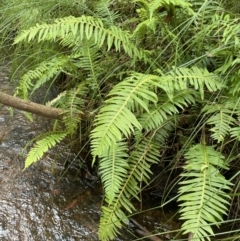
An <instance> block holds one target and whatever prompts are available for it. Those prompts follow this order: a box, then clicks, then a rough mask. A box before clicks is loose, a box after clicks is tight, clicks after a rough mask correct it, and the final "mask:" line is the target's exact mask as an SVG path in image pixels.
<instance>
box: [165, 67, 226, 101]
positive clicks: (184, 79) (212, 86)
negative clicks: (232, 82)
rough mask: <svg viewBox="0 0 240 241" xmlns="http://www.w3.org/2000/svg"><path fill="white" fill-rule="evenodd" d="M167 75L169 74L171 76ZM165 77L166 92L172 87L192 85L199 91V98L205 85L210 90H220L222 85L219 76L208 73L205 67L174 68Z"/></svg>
mask: <svg viewBox="0 0 240 241" xmlns="http://www.w3.org/2000/svg"><path fill="white" fill-rule="evenodd" d="M168 76H169V77H170V76H171V78H169V77H168ZM166 77H167V80H168V81H167V82H166V84H168V88H167V89H166V91H167V93H168V92H169V91H168V90H171V89H172V88H174V89H175V90H184V89H187V88H189V87H190V86H192V87H193V88H194V89H195V90H198V91H199V93H200V95H201V98H202V99H204V93H205V87H206V88H207V89H208V90H209V91H211V92H214V91H217V90H221V89H223V87H224V84H223V83H222V80H221V78H220V77H219V76H217V75H216V74H213V73H209V72H208V70H207V69H202V68H198V67H196V66H193V67H191V68H183V67H182V68H175V69H173V70H172V71H170V73H169V74H168V75H167V76H166ZM170 94H171V92H170Z"/></svg>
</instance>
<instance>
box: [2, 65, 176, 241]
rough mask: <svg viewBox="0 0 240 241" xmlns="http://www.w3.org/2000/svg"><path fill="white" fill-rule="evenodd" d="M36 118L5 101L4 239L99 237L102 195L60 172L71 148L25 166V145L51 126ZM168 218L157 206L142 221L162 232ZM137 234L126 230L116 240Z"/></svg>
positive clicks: (5, 70) (55, 240)
mask: <svg viewBox="0 0 240 241" xmlns="http://www.w3.org/2000/svg"><path fill="white" fill-rule="evenodd" d="M0 69H1V71H0V90H1V91H4V92H5V93H12V90H13V87H12V86H11V85H10V84H9V82H8V80H7V76H8V72H9V68H8V67H4V66H2V67H0ZM35 120H36V121H34V122H29V121H28V120H27V119H26V117H25V116H24V115H23V113H22V112H20V111H17V110H15V111H14V115H13V116H11V115H10V113H9V110H8V108H7V107H6V106H2V105H0V241H5V240H6V241H9V240H10V241H35V240H39V241H49V240H53V241H60V240H61V241H75V240H76V241H78V240H80V241H81V240H83V241H84V240H88V241H89V240H98V238H97V229H98V223H99V217H100V206H101V202H102V195H101V193H100V192H99V191H98V190H95V189H94V188H92V187H91V186H89V185H87V184H85V182H84V181H83V180H82V179H81V178H80V177H76V175H71V174H70V173H68V174H66V175H64V176H61V173H63V171H64V163H65V161H66V160H67V159H68V160H70V161H71V160H72V159H74V158H75V156H74V154H71V153H70V150H68V149H67V148H66V147H65V146H59V147H58V148H55V149H53V150H51V151H50V152H49V153H48V154H47V155H46V156H45V157H44V159H43V160H41V161H39V162H38V163H36V164H34V165H33V166H31V167H30V168H29V169H27V170H26V171H24V172H23V171H22V169H23V166H24V157H25V156H24V155H23V156H20V153H21V152H22V150H23V148H24V146H25V145H26V143H27V142H28V141H29V140H30V139H31V138H33V137H35V136H36V135H37V134H39V133H41V132H42V131H44V130H46V129H48V127H49V126H50V122H49V120H47V119H45V118H41V117H35ZM160 215H161V217H160ZM163 218H164V219H165V220H168V218H169V217H167V216H165V214H162V211H160V210H159V211H157V210H154V211H152V212H149V213H144V214H143V215H142V216H140V218H139V220H140V221H139V222H141V224H142V225H144V226H146V227H149V228H156V229H159V232H163V231H167V230H169V229H171V228H173V227H172V224H171V223H168V224H166V223H163V224H161V225H160V224H159V220H160V219H163ZM132 229H133V230H134V227H132ZM135 237H136V236H135ZM135 237H134V236H132V235H130V234H129V233H128V232H123V234H122V235H121V238H118V239H116V240H119V241H120V240H122V241H124V240H134V239H135ZM163 239H164V240H169V239H170V236H169V235H168V236H167V235H166V236H163ZM145 240H146V239H145Z"/></svg>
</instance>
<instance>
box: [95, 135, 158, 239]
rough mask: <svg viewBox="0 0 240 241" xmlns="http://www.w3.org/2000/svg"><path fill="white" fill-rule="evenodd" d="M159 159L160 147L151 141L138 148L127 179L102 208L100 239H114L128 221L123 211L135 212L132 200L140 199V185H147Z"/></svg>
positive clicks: (133, 156)
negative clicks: (152, 168)
mask: <svg viewBox="0 0 240 241" xmlns="http://www.w3.org/2000/svg"><path fill="white" fill-rule="evenodd" d="M158 158H159V152H158V146H156V145H155V144H154V143H153V142H152V141H151V140H149V139H145V140H144V141H143V142H142V143H140V144H139V145H137V146H136V149H135V150H134V151H132V153H131V155H130V157H129V159H128V168H127V171H128V172H127V177H126V178H125V179H124V181H123V182H122V183H121V187H120V188H119V191H118V193H116V196H115V198H114V199H113V200H112V201H111V204H110V205H108V206H103V207H102V216H101V219H100V226H99V239H100V240H103V241H107V240H111V239H113V238H114V237H115V236H116V234H117V233H118V229H119V228H121V227H122V224H123V223H126V222H127V221H128V218H127V216H126V214H125V213H124V211H123V209H125V210H127V211H128V212H129V213H131V212H132V211H133V210H135V208H134V206H133V205H132V203H131V198H133V197H134V198H136V199H139V198H138V193H139V192H140V190H141V188H140V186H139V183H140V182H142V181H144V182H145V183H147V181H148V179H149V175H150V174H151V170H150V167H151V165H152V164H153V163H157V162H158Z"/></svg>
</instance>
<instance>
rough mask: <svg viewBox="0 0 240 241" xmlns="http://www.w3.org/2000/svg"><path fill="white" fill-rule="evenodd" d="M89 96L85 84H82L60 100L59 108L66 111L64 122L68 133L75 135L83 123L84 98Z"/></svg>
mask: <svg viewBox="0 0 240 241" xmlns="http://www.w3.org/2000/svg"><path fill="white" fill-rule="evenodd" d="M86 94H87V89H86V85H85V83H80V84H78V86H76V88H75V89H72V90H68V91H66V92H64V94H63V95H61V97H60V98H58V104H57V105H58V106H60V107H61V108H63V109H64V111H63V122H64V123H65V128H66V133H68V134H70V135H73V134H74V133H75V132H76V130H77V128H78V126H79V123H80V122H81V115H82V113H83V112H82V111H81V110H83V108H84V97H85V95H86Z"/></svg>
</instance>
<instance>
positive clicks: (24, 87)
mask: <svg viewBox="0 0 240 241" xmlns="http://www.w3.org/2000/svg"><path fill="white" fill-rule="evenodd" d="M68 62H69V58H68V57H65V56H59V57H54V58H52V59H50V60H47V61H44V62H42V63H40V64H39V65H38V66H37V67H36V68H35V69H34V70H29V71H28V72H27V73H26V74H24V75H23V77H22V78H21V79H20V81H19V85H18V87H17V88H16V93H15V95H20V96H21V97H22V98H23V99H28V95H29V91H30V90H31V91H32V93H33V92H34V91H35V90H37V89H38V88H39V87H40V86H42V85H43V84H45V83H46V82H47V81H48V80H50V79H51V78H52V77H53V76H55V75H57V74H58V73H60V72H61V70H63V67H65V66H66V65H67V63H68Z"/></svg>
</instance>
